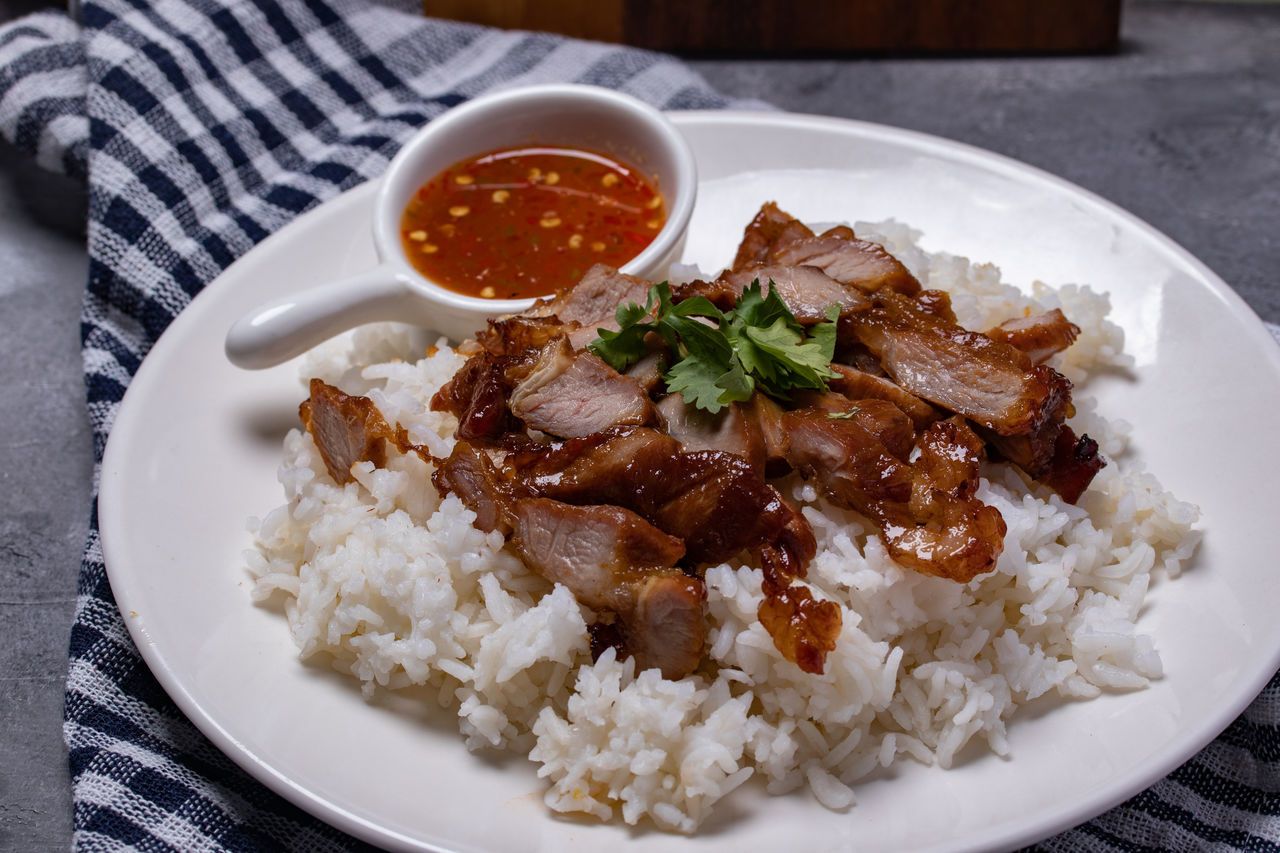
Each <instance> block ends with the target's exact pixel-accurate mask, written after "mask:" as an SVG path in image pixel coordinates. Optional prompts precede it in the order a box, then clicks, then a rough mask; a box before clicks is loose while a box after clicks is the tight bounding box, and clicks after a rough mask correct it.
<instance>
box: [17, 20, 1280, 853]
mask: <svg viewBox="0 0 1280 853" xmlns="http://www.w3.org/2000/svg"><path fill="white" fill-rule="evenodd" d="M549 81H575V82H585V83H594V84H598V85H603V86H608V87H611V88H616V89H620V90H623V91H626V92H628V93H630V94H633V95H636V96H638V97H640V98H641V99H643V100H646V101H648V102H650V103H652V104H655V105H657V106H659V107H662V108H665V109H695V108H701V109H706V108H720V107H762V106H763V105H761V104H758V103H744V102H737V101H732V100H730V99H727V98H724V97H722V96H720V95H719V94H717V93H716V92H714V91H712V90H711V89H710V88H709V87H708V86H707V85H706V84H705V82H703V81H702V80H701V79H700V78H699V77H698V76H697V75H695V74H694V73H693V72H691V71H690V70H689V69H688V68H687V67H686V66H684V65H682V64H681V63H679V62H677V61H675V60H673V59H672V58H670V57H666V56H662V55H660V54H654V53H649V52H644V51H637V50H631V49H625V48H619V47H614V46H607V45H601V44H593V43H585V42H579V41H573V40H567V39H563V38H557V37H552V36H548V35H539V34H529V33H509V32H499V31H494V30H489V29H484V28H480V27H474V26H466V25H460V24H454V23H448V22H443V21H436V20H426V19H423V18H422V17H421V16H420V15H419V14H418V13H417V11H416V8H414V6H413V4H409V5H406V6H404V7H403V8H395V7H394V6H392V5H389V4H388V3H371V2H367V0H279V1H277V0H85V2H84V3H83V5H82V6H81V7H80V8H79V20H74V19H73V18H72V17H71V16H68V15H65V14H61V13H54V12H46V13H39V14H35V15H31V16H29V17H26V18H24V19H21V20H18V21H15V22H12V23H10V24H8V25H6V26H4V27H3V28H0V131H2V132H3V133H4V135H5V136H6V137H7V138H8V139H9V140H10V141H11V142H12V143H13V144H14V145H15V146H17V147H18V148H20V149H21V150H23V151H25V152H27V153H28V154H29V155H30V156H31V157H32V158H33V159H34V161H35V162H36V163H38V164H39V165H40V166H42V167H44V168H46V169H50V170H55V171H60V172H64V173H67V174H70V175H72V176H75V177H78V178H81V179H83V180H84V181H85V182H86V184H87V191H88V199H89V221H88V249H89V258H90V265H89V272H88V286H87V292H86V296H85V304H84V314H83V323H82V338H83V352H84V366H85V375H86V388H87V396H88V407H89V414H90V418H91V422H92V426H93V434H94V440H95V454H96V458H97V461H98V462H100V461H101V454H102V450H103V447H104V446H105V442H106V438H107V435H108V433H109V431H110V429H111V425H112V422H113V419H114V416H115V413H116V411H117V409H118V406H119V404H120V401H121V398H122V396H123V394H124V391H125V389H126V387H127V386H128V385H129V381H130V378H131V377H132V376H133V374H134V373H135V371H136V370H137V368H138V365H139V363H140V362H141V360H142V359H143V357H144V356H145V355H146V354H147V352H148V350H149V349H150V347H151V346H152V344H153V343H154V342H155V341H156V339H157V338H158V337H159V335H160V333H161V332H162V331H163V330H164V329H165V327H166V326H167V325H168V324H169V322H170V321H172V320H173V318H174V317H175V316H176V315H177V314H178V312H180V311H181V310H182V309H183V307H184V306H185V305H187V303H188V302H189V301H190V300H191V298H192V297H193V296H194V295H195V294H196V293H198V292H199V291H200V290H201V288H203V287H204V286H205V285H207V284H208V283H209V282H210V281H212V280H213V279H214V278H215V277H216V276H217V275H218V274H219V273H221V272H222V271H223V270H224V269H225V268H226V267H227V266H228V265H230V264H231V263H232V262H233V261H234V260H235V259H237V258H239V257H241V256H243V255H244V254H245V253H246V252H247V251H249V250H250V249H251V248H252V247H253V246H255V245H256V244H257V243H259V242H260V241H261V240H262V239H263V238H264V237H266V236H267V235H269V234H271V233H272V232H274V231H276V230H277V229H279V228H280V227H281V226H282V225H284V224H285V223H287V222H289V221H290V220H292V219H294V218H295V217H296V216H298V214H299V213H301V212H303V211H305V210H307V209H309V208H312V207H314V206H315V205H317V204H320V203H322V202H324V201H326V200H327V199H331V198H333V197H335V196H336V195H338V194H339V193H341V192H342V191H344V190H346V189H348V188H351V187H353V186H355V185H357V184H359V183H361V182H363V181H365V180H367V179H369V178H372V177H374V176H376V175H378V174H380V173H381V172H382V170H383V169H384V168H385V166H386V164H387V161H388V159H389V158H390V157H391V156H392V155H393V154H394V153H395V151H396V150H397V148H398V147H399V145H400V144H401V143H402V142H403V141H404V140H405V138H406V137H407V136H408V135H409V134H410V133H412V132H413V131H414V130H415V129H417V128H418V127H420V126H421V125H422V124H423V123H425V122H427V121H430V120H431V119H432V118H433V117H434V116H436V115H438V114H440V113H441V112H442V111H443V110H446V109H448V108H449V107H451V106H453V105H455V104H458V103H460V102H462V101H465V100H466V99H468V98H470V97H472V96H474V95H476V94H478V93H481V92H484V91H486V90H489V89H492V88H494V87H497V86H506V85H516V84H522V83H534V82H549ZM246 606H247V602H246ZM65 734H66V741H67V747H68V757H69V761H70V767H71V775H72V784H73V786H74V821H75V839H76V846H77V848H78V849H82V850H119V849H147V850H224V849H225V850H270V849H290V850H306V851H315V850H350V849H358V848H360V847H361V846H362V845H361V844H360V843H359V842H357V841H355V840H353V839H351V838H349V837H347V836H345V835H343V834H342V833H341V832H339V831H337V830H335V829H333V828H331V827H329V826H326V825H325V824H323V823H321V822H319V821H317V820H315V819H314V818H312V817H310V816H309V815H307V814H305V813H303V812H302V811H300V810H299V809H298V808H296V807H294V806H293V805H291V804H290V803H289V802H287V801H286V800H284V799H282V798H281V797H279V796H277V795H276V794H274V793H272V792H271V791H269V790H267V789H266V788H264V787H263V786H262V785H260V784H259V783H257V782H256V781H254V780H253V779H252V778H251V777H250V776H248V774H246V773H245V772H244V771H242V770H241V769H240V768H239V767H237V766H236V765H235V764H234V763H232V762H231V761H230V760H228V759H227V758H226V757H225V756H224V755H222V754H221V753H220V752H219V751H218V750H217V749H215V748H214V747H213V746H212V745H211V744H210V743H209V742H208V741H207V740H206V739H205V738H204V737H203V736H202V735H201V734H200V733H199V732H197V731H196V730H195V728H194V727H193V726H192V725H191V724H190V723H189V722H188V721H187V720H186V719H185V718H184V717H183V716H182V714H181V713H180V712H179V711H178V710H177V708H176V707H175V706H174V704H173V703H172V702H171V701H170V699H169V698H168V697H167V696H166V695H165V693H164V691H163V690H162V689H161V688H160V686H159V685H158V684H157V682H156V681H155V679H154V678H153V677H152V675H151V673H150V672H149V671H148V670H147V668H146V666H145V664H144V663H143V662H142V660H141V658H140V657H139V655H138V652H137V650H136V649H135V647H134V645H133V643H132V641H131V639H130V637H129V634H128V632H127V630H126V629H125V625H124V622H123V620H122V618H121V614H120V612H119V610H118V609H117V607H116V605H115V602H114V600H113V598H112V594H111V589H110V587H109V585H108V583H107V577H106V573H105V569H104V566H103V562H102V553H101V549H100V546H99V542H98V538H97V526H96V519H95V521H94V524H93V526H92V531H91V533H90V537H89V542H88V545H87V548H86V551H85V556H84V561H83V565H82V567H81V572H80V582H79V594H78V606H77V612H76V616H75V622H74V625H73V626H72V629H71V641H70V670H69V676H68V682H67V695H66V711H65ZM1277 791H1280V682H1275V681H1273V683H1272V684H1271V685H1270V686H1269V687H1268V688H1267V689H1266V690H1265V691H1264V693H1263V694H1262V696H1261V697H1259V699H1258V700H1257V701H1256V702H1255V703H1254V704H1253V705H1252V706H1251V707H1250V708H1249V710H1248V711H1247V713H1245V714H1244V715H1243V716H1242V717H1241V718H1240V719H1239V720H1237V721H1236V722H1235V723H1234V724H1233V725H1232V726H1231V727H1230V728H1229V729H1228V730H1227V731H1226V732H1225V733H1224V734H1223V735H1222V736H1221V737H1220V738H1218V740H1216V741H1215V742H1214V743H1213V744H1212V745H1211V746H1210V747H1208V748H1207V749H1206V750H1205V751H1204V752H1202V753H1201V754H1200V755H1198V756H1197V757H1196V758H1194V759H1193V760H1192V761H1190V762H1188V763H1187V764H1186V765H1184V766H1183V767H1182V768H1180V769H1179V770H1177V771H1176V772H1174V773H1173V774H1172V775H1171V776H1170V777H1169V778H1168V779H1166V780H1164V781H1162V782H1160V783H1159V784H1157V785H1155V786H1154V787H1152V788H1151V789H1150V790H1148V791H1146V792H1144V793H1142V794H1140V795H1139V796H1137V797H1135V798H1133V799H1132V800H1130V801H1129V802H1127V803H1125V804H1124V805H1122V806H1120V807H1118V808H1116V809H1114V810H1112V811H1111V812H1108V813H1107V814H1105V815H1102V816H1101V817H1099V818H1097V819H1095V820H1094V821H1091V822H1090V823H1087V824H1085V825H1083V826H1080V827H1077V828H1076V829H1073V830H1071V831H1069V832H1067V833H1064V834H1063V835H1060V836H1058V837H1056V838H1053V839H1049V840H1047V841H1045V842H1043V844H1042V845H1041V847H1042V849H1045V850H1076V849H1087V850H1139V849H1177V850H1185V849H1204V848H1206V847H1238V848H1241V849H1250V850H1262V849H1280V847H1277V844H1276V841H1277V840H1280V817H1277V815H1278V814H1280V794H1277V793H1276V792H1277ZM921 807H922V808H927V804H921Z"/></svg>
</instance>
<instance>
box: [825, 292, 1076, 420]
mask: <svg viewBox="0 0 1280 853" xmlns="http://www.w3.org/2000/svg"><path fill="white" fill-rule="evenodd" d="M872 302H873V305H872V307H871V309H870V310H868V311H864V312H861V313H859V314H855V315H853V317H851V318H850V323H849V326H850V327H851V329H852V332H853V334H854V335H855V336H856V338H857V340H858V342H859V343H861V344H862V345H863V346H865V347H866V348H867V349H868V350H869V351H870V352H871V353H873V354H874V355H875V356H876V357H877V358H878V359H879V360H880V364H881V366H882V367H883V368H884V370H885V372H886V373H887V374H888V375H889V377H890V378H891V379H893V381H894V382H896V383H897V384H898V385H900V386H902V387H903V388H904V389H906V390H907V391H908V392H910V393H911V394H914V395H915V396H917V397H921V398H923V399H925V400H928V401H929V402H931V403H933V404H935V405H937V406H941V407H942V408H944V409H948V410H950V411H952V412H956V413H957V414H962V415H964V416H965V417H968V418H970V419H972V420H974V421H977V422H978V423H980V424H982V425H983V426H985V427H987V428H988V429H990V430H991V431H993V432H995V433H996V434H998V435H1010V436H1012V435H1029V434H1031V433H1034V432H1035V431H1036V430H1037V429H1039V428H1040V427H1041V426H1043V425H1045V424H1054V423H1057V424H1061V422H1062V420H1063V418H1064V417H1065V416H1066V413H1067V411H1068V408H1069V406H1070V401H1071V382H1070V381H1069V380H1068V379H1067V378H1066V377H1065V376H1063V375H1062V374H1060V373H1058V372H1057V371H1055V370H1052V369H1051V368H1048V367H1045V366H1043V365H1036V364H1033V363H1032V361H1031V359H1030V358H1029V357H1028V356H1027V354H1026V353H1024V352H1022V351H1021V350H1018V349H1016V348H1015V347H1012V346H1010V345H1008V344H1005V343H1002V342H999V341H994V340H992V339H990V338H988V337H986V336H985V335H981V334H979V333H977V332H970V331H967V330H966V329H963V328H961V327H960V326H957V325H955V324H954V323H947V322H945V321H943V320H941V319H939V318H938V317H937V316H936V315H934V314H931V313H929V312H927V311H925V310H923V309H921V308H920V307H919V306H918V305H917V304H916V303H915V302H914V301H913V300H911V299H909V298H907V297H904V296H901V295H899V294H895V293H879V294H876V295H875V297H874V298H873V299H872ZM1056 437H1057V433H1056V430H1055V431H1054V433H1053V435H1052V436H1051V437H1050V442H1052V439H1054V438H1056Z"/></svg>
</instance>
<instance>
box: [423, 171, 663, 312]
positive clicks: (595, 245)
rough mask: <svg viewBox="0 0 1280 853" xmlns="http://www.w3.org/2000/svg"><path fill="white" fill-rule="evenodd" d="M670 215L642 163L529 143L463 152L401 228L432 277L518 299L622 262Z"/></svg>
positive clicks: (461, 288) (464, 289)
mask: <svg viewBox="0 0 1280 853" xmlns="http://www.w3.org/2000/svg"><path fill="white" fill-rule="evenodd" d="M665 222H666V209H665V204H664V202H663V199H662V196H661V194H660V193H659V192H658V191H657V189H656V188H655V187H654V186H653V184H652V183H651V182H650V181H649V180H648V179H646V177H645V176H644V174H643V173H642V172H640V171H639V170H638V169H636V168H634V167H632V166H630V165H628V164H626V163H623V162H620V161H618V160H616V159H614V158H611V157H608V156H605V155H603V154H600V153H598V152H593V151H585V150H581V149H573V148H552V147H529V148H516V149H504V150H500V151H493V152H490V153H487V154H483V155H481V156H479V157H475V158H472V159H470V160H464V161H462V162H459V163H456V164H454V165H453V166H451V167H449V168H448V169H446V170H445V171H444V172H442V173H440V174H439V175H437V176H436V177H435V178H432V179H431V180H430V181H428V182H427V183H426V184H424V185H423V186H422V187H421V188H420V189H419V190H418V191H417V192H416V193H415V194H414V196H413V198H412V199H411V200H410V202H409V204H408V205H407V206H406V208H405V212H404V215H403V218H402V221H401V236H402V239H403V241H404V242H405V246H406V250H407V252H406V253H407V254H408V256H409V258H410V259H411V260H412V261H413V263H414V266H416V267H417V268H418V270H419V271H420V272H422V273H423V274H424V275H426V276H427V277H429V278H430V279H432V280H433V281H435V282H437V283H439V284H441V285H442V286H444V287H447V288H449V289H450V290H454V291H457V292H459V293H465V294H469V295H471V296H481V297H487V298H505V299H513V298H523V297H531V296H545V295H547V294H549V293H552V292H554V291H555V290H557V289H559V288H561V287H567V286H569V285H572V284H576V283H577V279H578V278H580V277H581V275H582V273H583V272H585V268H586V266H589V265H590V264H591V263H597V262H598V263H607V264H611V265H613V266H622V265H623V264H625V263H626V262H627V261H629V260H631V259H632V258H633V257H635V256H636V255H637V254H638V253H639V252H640V251H641V250H642V249H644V247H645V246H647V245H648V244H649V243H650V242H652V240H653V238H654V236H656V234H657V232H658V231H659V230H661V228H662V226H663V224H665ZM428 235H433V239H432V241H431V242H430V243H425V241H426V239H427V236H428ZM557 235H559V236H557ZM566 235H567V236H566ZM428 247H429V248H428ZM584 247H585V248H589V249H590V251H591V255H590V256H589V259H584V258H583V256H582V255H581V252H582V250H583V249H584ZM584 260H585V263H584Z"/></svg>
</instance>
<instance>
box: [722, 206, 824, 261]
mask: <svg viewBox="0 0 1280 853" xmlns="http://www.w3.org/2000/svg"><path fill="white" fill-rule="evenodd" d="M812 236H813V231H812V229H810V228H809V226H808V225H805V224H804V223H803V222H801V221H800V220H798V219H796V218H795V217H794V216H792V215H791V214H789V213H784V212H783V211H782V210H780V209H779V208H778V205H777V203H776V202H772V201H767V202H765V203H764V204H763V205H761V206H760V210H759V211H758V212H757V213H756V215H755V217H754V218H753V219H752V220H751V221H750V222H749V223H747V227H746V229H745V230H744V231H743V233H742V242H741V243H739V244H738V252H737V254H736V255H735V256H734V258H733V267H732V269H738V268H739V267H745V266H747V265H748V264H759V263H765V262H767V261H770V260H772V259H773V252H774V251H775V250H776V249H778V248H780V247H784V246H788V245H790V244H791V243H793V242H795V241H797V240H803V239H805V238H807V237H812Z"/></svg>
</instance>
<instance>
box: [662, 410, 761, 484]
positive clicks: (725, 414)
mask: <svg viewBox="0 0 1280 853" xmlns="http://www.w3.org/2000/svg"><path fill="white" fill-rule="evenodd" d="M657 408H658V413H659V414H661V415H662V418H663V420H664V421H665V423H666V427H667V434H668V435H670V436H671V437H672V438H674V439H675V440H676V441H678V442H680V446H681V447H683V448H684V449H685V450H723V451H724V452H725V453H732V454H734V455H735V456H741V457H742V458H743V459H745V460H747V463H748V464H749V465H750V466H751V467H752V468H753V469H754V470H756V471H763V470H764V462H765V445H764V436H763V435H762V433H761V430H760V424H759V423H758V422H757V421H756V419H755V418H753V417H751V416H750V414H749V413H748V412H747V410H746V409H745V408H744V407H743V406H741V405H739V404H738V403H729V404H728V405H726V406H725V407H724V408H723V409H721V410H720V411H719V412H717V413H716V414H714V415H713V414H711V413H710V412H707V411H706V410H704V409H699V408H698V407H696V406H692V405H690V404H689V403H688V402H686V401H685V399H684V397H682V396H681V395H679V394H668V395H667V396H665V397H663V398H662V399H661V400H659V401H658V406H657Z"/></svg>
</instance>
